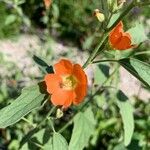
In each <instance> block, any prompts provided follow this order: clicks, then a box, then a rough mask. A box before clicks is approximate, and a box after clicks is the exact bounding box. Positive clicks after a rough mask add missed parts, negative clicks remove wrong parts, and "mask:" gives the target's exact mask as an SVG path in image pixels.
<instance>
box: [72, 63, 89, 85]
mask: <svg viewBox="0 0 150 150" xmlns="http://www.w3.org/2000/svg"><path fill="white" fill-rule="evenodd" d="M73 75H74V76H75V77H76V78H77V80H78V81H79V84H84V85H87V76H86V74H85V72H84V70H83V69H82V67H81V66H80V65H79V64H75V65H74V66H73Z"/></svg>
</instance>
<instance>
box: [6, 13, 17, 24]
mask: <svg viewBox="0 0 150 150" xmlns="http://www.w3.org/2000/svg"><path fill="white" fill-rule="evenodd" d="M16 19H17V17H16V16H15V15H8V16H7V18H6V20H5V25H10V24H12V23H14V22H15V21H16Z"/></svg>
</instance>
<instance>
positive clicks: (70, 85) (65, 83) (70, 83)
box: [61, 75, 78, 90]
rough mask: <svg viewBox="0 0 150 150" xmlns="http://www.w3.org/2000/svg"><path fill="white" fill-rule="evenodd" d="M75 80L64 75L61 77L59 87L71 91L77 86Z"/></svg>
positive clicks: (73, 77)
mask: <svg viewBox="0 0 150 150" xmlns="http://www.w3.org/2000/svg"><path fill="white" fill-rule="evenodd" d="M77 82H78V81H77V78H76V77H75V76H73V75H66V76H63V77H62V83H61V87H62V88H63V89H64V90H73V89H75V88H76V85H77Z"/></svg>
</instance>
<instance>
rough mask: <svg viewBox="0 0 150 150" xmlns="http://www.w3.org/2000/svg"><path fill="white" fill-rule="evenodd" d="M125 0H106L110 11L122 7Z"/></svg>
mask: <svg viewBox="0 0 150 150" xmlns="http://www.w3.org/2000/svg"><path fill="white" fill-rule="evenodd" d="M125 2H126V0H108V7H109V10H110V11H111V12H115V11H117V10H119V9H121V8H122V6H123V4H124V3H125Z"/></svg>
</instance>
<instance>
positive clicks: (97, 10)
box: [94, 9, 105, 22]
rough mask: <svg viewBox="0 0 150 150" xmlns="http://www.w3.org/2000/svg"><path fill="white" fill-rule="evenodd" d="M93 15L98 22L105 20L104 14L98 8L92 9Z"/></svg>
mask: <svg viewBox="0 0 150 150" xmlns="http://www.w3.org/2000/svg"><path fill="white" fill-rule="evenodd" d="M94 16H96V17H97V19H98V20H99V21H100V22H103V21H104V20H105V16H104V14H103V13H101V12H100V10H99V9H95V10H94Z"/></svg>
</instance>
